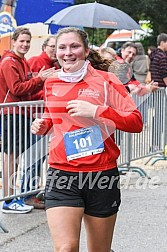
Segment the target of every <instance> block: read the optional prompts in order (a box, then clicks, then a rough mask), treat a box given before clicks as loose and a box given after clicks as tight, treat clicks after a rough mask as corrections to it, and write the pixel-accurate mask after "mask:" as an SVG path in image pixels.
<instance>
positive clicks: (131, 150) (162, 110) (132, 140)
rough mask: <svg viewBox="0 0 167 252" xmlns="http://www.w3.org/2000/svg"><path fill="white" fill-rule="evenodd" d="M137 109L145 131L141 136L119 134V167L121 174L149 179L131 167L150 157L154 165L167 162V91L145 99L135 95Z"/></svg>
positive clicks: (147, 96)
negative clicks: (134, 162) (133, 174)
mask: <svg viewBox="0 0 167 252" xmlns="http://www.w3.org/2000/svg"><path fill="white" fill-rule="evenodd" d="M132 98H133V99H134V101H135V103H136V106H137V107H138V109H139V111H140V112H141V114H142V117H143V123H144V126H143V131H142V132H141V133H139V134H138V133H137V134H136V133H133V134H131V133H125V132H119V131H118V132H116V141H117V144H118V146H119V147H120V151H121V154H120V157H119V160H118V167H119V170H120V173H123V172H127V171H135V172H138V173H139V174H140V175H141V176H147V174H146V172H145V171H144V170H143V169H142V168H140V167H134V166H133V165H131V162H132V161H135V160H138V159H141V158H145V157H150V158H149V159H148V161H147V162H146V163H145V164H148V163H149V162H150V161H151V159H154V160H153V162H151V165H153V164H155V163H156V162H157V161H159V160H166V159H167V157H166V156H165V154H164V148H165V145H166V144H167V127H166V125H167V93H166V90H165V89H164V88H161V89H159V90H158V91H156V92H154V93H152V94H149V95H145V96H143V97H139V96H135V95H133V96H132Z"/></svg>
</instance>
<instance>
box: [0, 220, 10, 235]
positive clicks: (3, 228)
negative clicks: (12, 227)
mask: <svg viewBox="0 0 167 252" xmlns="http://www.w3.org/2000/svg"><path fill="white" fill-rule="evenodd" d="M0 228H1V229H2V230H3V232H4V233H9V231H8V230H7V229H6V228H5V227H4V226H3V225H2V223H1V222H0Z"/></svg>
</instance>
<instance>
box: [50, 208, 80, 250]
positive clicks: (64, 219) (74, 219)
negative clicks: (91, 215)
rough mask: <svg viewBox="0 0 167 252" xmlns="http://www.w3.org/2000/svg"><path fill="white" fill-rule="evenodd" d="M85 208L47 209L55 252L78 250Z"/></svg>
mask: <svg viewBox="0 0 167 252" xmlns="http://www.w3.org/2000/svg"><path fill="white" fill-rule="evenodd" d="M83 211H84V209H83V208H79V207H54V208H49V209H48V210H47V211H46V214H47V219H48V225H49V229H50V232H51V236H52V240H53V243H54V252H60V251H61V252H78V251H79V238H80V229H81V221H82V217H83Z"/></svg>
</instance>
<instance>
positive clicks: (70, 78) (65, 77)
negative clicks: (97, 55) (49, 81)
mask: <svg viewBox="0 0 167 252" xmlns="http://www.w3.org/2000/svg"><path fill="white" fill-rule="evenodd" d="M89 63H90V62H89V60H86V61H85V63H84V65H83V66H82V67H81V68H80V69H79V70H78V71H76V72H73V73H69V72H68V73H66V72H64V71H63V68H61V70H60V71H59V72H58V78H59V79H60V80H62V81H65V82H79V81H81V80H82V79H83V78H84V76H85V75H86V74H87V69H88V64H89Z"/></svg>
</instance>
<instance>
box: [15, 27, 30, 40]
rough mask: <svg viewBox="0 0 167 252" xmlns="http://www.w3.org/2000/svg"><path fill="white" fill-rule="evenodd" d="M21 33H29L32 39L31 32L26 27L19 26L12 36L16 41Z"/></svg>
mask: <svg viewBox="0 0 167 252" xmlns="http://www.w3.org/2000/svg"><path fill="white" fill-rule="evenodd" d="M20 34H27V35H29V36H30V39H31V32H30V30H29V29H28V28H24V27H19V28H17V29H16V30H15V31H14V33H13V36H12V39H13V40H14V41H16V40H17V39H18V37H19V35H20Z"/></svg>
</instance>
